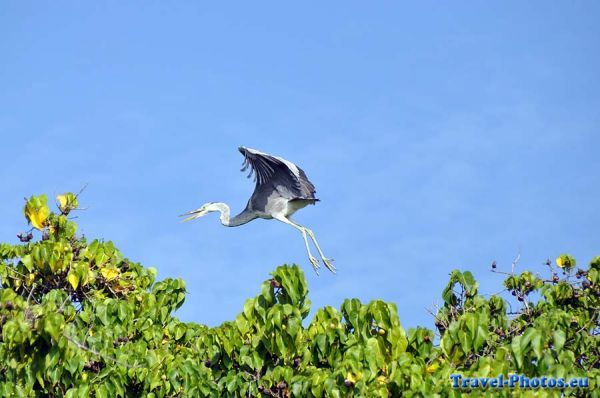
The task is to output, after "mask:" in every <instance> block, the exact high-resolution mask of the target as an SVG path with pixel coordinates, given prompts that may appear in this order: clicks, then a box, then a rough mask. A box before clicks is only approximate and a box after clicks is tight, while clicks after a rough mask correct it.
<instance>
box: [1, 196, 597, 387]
mask: <svg viewBox="0 0 600 398" xmlns="http://www.w3.org/2000/svg"><path fill="white" fill-rule="evenodd" d="M56 205H57V206H56V207H57V209H56V210H55V211H51V209H50V207H49V205H48V199H47V197H46V196H45V195H40V196H32V197H31V198H29V199H28V200H27V202H26V204H25V207H24V214H25V217H26V219H27V221H28V222H29V223H30V224H31V226H32V231H30V232H27V233H21V234H19V235H18V238H19V240H20V242H18V243H17V244H11V243H2V244H0V277H1V284H2V286H1V289H0V328H1V335H0V338H1V340H0V359H1V361H0V395H1V396H20V397H45V396H50V397H88V396H91V397H99V398H101V397H139V396H144V397H188V396H191V397H194V396H199V397H221V396H231V397H323V396H326V397H390V396H391V397H397V396H406V397H420V396H440V397H441V396H444V397H445V396H450V397H453V396H454V397H459V396H461V395H462V394H464V393H466V392H469V393H471V394H472V396H477V395H481V396H486V395H488V394H489V388H488V389H487V390H486V389H484V390H477V389H471V388H466V389H461V388H459V389H457V388H454V387H453V383H452V378H451V376H452V375H454V374H460V375H462V376H464V377H488V376H489V377H496V376H497V375H499V374H503V375H508V374H510V373H517V374H524V375H527V376H530V377H539V376H555V377H566V378H569V377H588V378H589V387H587V388H565V389H560V390H557V389H554V390H553V389H550V390H537V389H524V390H519V393H520V395H522V396H544V395H546V396H558V395H560V394H565V395H567V396H588V395H590V394H597V393H596V392H595V391H594V387H595V386H597V385H598V383H599V382H600V370H599V369H600V345H599V339H598V334H599V333H600V324H599V315H598V314H599V312H598V309H599V307H600V257H595V258H594V259H592V261H591V262H590V263H589V266H588V267H587V268H577V267H576V261H575V259H574V258H573V257H572V256H570V255H567V254H563V255H560V256H559V257H558V258H557V260H556V262H555V263H556V265H553V264H551V263H549V264H548V268H549V271H548V276H547V277H544V276H541V275H538V274H534V273H532V272H529V271H525V272H522V273H515V272H507V273H506V278H505V280H504V286H503V289H505V291H506V292H507V293H509V294H506V296H507V298H503V297H502V296H501V295H491V296H486V295H482V294H481V293H480V292H479V291H478V283H477V282H476V281H475V279H474V277H473V275H472V274H471V273H470V272H469V271H464V272H461V271H459V270H454V271H452V273H451V274H450V280H449V282H448V285H447V286H446V288H445V289H444V290H443V292H442V295H441V296H442V300H443V306H441V308H439V309H438V311H437V313H436V314H435V317H434V320H433V322H432V323H434V324H435V329H429V328H426V327H418V328H413V329H410V330H409V331H408V332H406V331H405V330H404V329H403V328H402V326H401V324H400V319H399V316H398V311H397V309H396V306H395V304H393V303H386V302H383V301H381V300H374V301H372V302H370V303H362V302H360V301H359V300H358V299H356V298H349V299H346V300H344V301H343V303H341V306H340V307H339V308H334V307H331V306H326V307H324V308H320V309H318V310H317V311H316V312H315V313H314V316H313V317H312V320H310V321H309V320H307V317H308V315H309V312H310V306H311V303H310V299H309V297H308V286H307V282H306V279H305V277H304V273H303V271H302V269H301V268H299V267H298V266H296V265H291V266H290V265H283V266H280V267H277V268H276V269H275V271H273V272H272V273H271V276H270V277H268V278H267V279H266V280H265V281H264V282H263V283H262V285H261V286H260V288H259V292H258V294H257V295H256V296H255V297H254V298H250V299H248V300H247V301H246V302H245V304H244V305H243V308H242V309H241V311H240V313H239V314H238V315H237V317H236V318H235V319H234V320H232V321H229V322H225V323H223V324H222V325H220V326H218V327H207V326H205V325H201V324H198V323H185V322H181V321H180V320H178V319H177V317H175V316H174V311H175V310H176V309H177V308H179V307H180V306H181V305H183V304H184V301H185V294H186V287H185V283H184V281H183V280H181V279H170V278H168V279H165V280H162V281H158V282H157V281H156V280H155V279H156V270H155V269H153V268H145V267H143V266H142V265H141V264H138V263H136V262H134V261H131V260H129V259H127V258H126V257H125V256H123V254H121V252H120V251H119V250H118V249H117V248H116V247H115V246H114V245H113V243H112V242H110V241H108V240H103V239H94V240H91V241H90V240H88V239H86V238H85V237H83V236H79V235H78V234H77V225H76V224H75V222H74V221H73V220H72V219H69V215H70V214H71V213H72V211H74V210H75V209H77V208H78V197H77V196H76V195H74V194H72V193H66V194H63V195H59V196H57V197H56ZM390 261H394V260H393V259H390ZM207 266H208V265H207ZM493 268H495V264H494V265H493ZM496 271H497V270H496ZM511 294H512V296H514V299H510V297H511ZM513 393H514V391H511V390H507V389H502V390H497V391H494V395H496V396H512V394H513Z"/></svg>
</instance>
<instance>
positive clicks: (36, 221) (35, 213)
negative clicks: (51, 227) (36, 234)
mask: <svg viewBox="0 0 600 398" xmlns="http://www.w3.org/2000/svg"><path fill="white" fill-rule="evenodd" d="M47 202H48V199H47V198H46V196H45V195H41V196H32V197H31V198H30V199H29V200H28V201H27V203H26V204H25V209H24V212H25V217H26V218H27V221H29V222H30V223H31V225H33V227H34V228H36V229H39V230H40V231H41V230H43V229H44V227H45V226H46V225H45V224H46V220H47V219H48V216H49V215H50V209H49V208H48V206H47V205H46V203H47Z"/></svg>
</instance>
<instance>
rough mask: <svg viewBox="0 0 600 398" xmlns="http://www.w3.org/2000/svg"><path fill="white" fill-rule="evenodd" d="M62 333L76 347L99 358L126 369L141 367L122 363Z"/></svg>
mask: <svg viewBox="0 0 600 398" xmlns="http://www.w3.org/2000/svg"><path fill="white" fill-rule="evenodd" d="M62 335H63V336H64V338H65V339H67V340H68V341H70V342H71V343H73V344H74V345H76V346H77V347H78V348H80V349H82V350H84V351H87V352H89V353H91V354H94V355H97V356H99V357H100V358H102V359H108V360H110V361H113V362H114V363H116V364H118V365H121V366H123V367H125V368H127V369H137V368H141V366H140V365H133V366H132V365H129V364H126V363H124V362H121V361H119V360H118V359H117V358H115V357H112V356H110V355H106V354H102V353H100V352H98V351H96V350H94V349H93V348H90V347H88V346H86V345H85V344H82V343H80V342H78V341H77V340H75V339H73V338H72V337H70V336H69V335H67V334H66V333H64V332H63V334H62Z"/></svg>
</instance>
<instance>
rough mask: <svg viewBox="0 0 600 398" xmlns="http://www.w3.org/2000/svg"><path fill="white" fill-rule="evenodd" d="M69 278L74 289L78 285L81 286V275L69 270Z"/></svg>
mask: <svg viewBox="0 0 600 398" xmlns="http://www.w3.org/2000/svg"><path fill="white" fill-rule="evenodd" d="M67 280H68V281H69V283H70V284H71V286H73V289H77V286H79V277H78V276H77V275H76V274H75V273H74V272H69V275H67Z"/></svg>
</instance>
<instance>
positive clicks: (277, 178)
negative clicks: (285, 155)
mask: <svg viewBox="0 0 600 398" xmlns="http://www.w3.org/2000/svg"><path fill="white" fill-rule="evenodd" d="M239 150H240V152H241V153H242V155H244V164H243V167H242V169H241V171H246V170H247V169H248V168H249V167H250V173H249V174H248V178H250V177H251V176H252V174H253V173H254V180H255V181H256V186H257V187H259V186H262V185H266V184H270V185H272V186H273V188H274V189H277V187H280V186H284V187H285V188H287V190H289V191H290V193H291V194H292V195H293V196H294V198H290V199H314V198H315V195H314V193H315V187H314V185H313V184H312V183H311V182H310V181H309V180H308V178H307V177H306V173H304V170H302V169H301V168H300V167H298V166H296V168H297V170H298V174H299V175H296V173H295V172H294V170H291V169H290V167H288V165H287V164H286V163H285V162H284V161H283V160H282V159H281V158H277V157H275V156H271V155H268V154H266V153H262V152H258V151H255V150H253V149H249V148H244V147H240V148H239ZM294 166H295V165H294Z"/></svg>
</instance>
